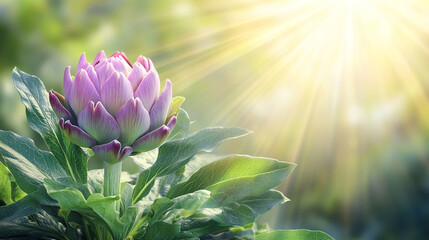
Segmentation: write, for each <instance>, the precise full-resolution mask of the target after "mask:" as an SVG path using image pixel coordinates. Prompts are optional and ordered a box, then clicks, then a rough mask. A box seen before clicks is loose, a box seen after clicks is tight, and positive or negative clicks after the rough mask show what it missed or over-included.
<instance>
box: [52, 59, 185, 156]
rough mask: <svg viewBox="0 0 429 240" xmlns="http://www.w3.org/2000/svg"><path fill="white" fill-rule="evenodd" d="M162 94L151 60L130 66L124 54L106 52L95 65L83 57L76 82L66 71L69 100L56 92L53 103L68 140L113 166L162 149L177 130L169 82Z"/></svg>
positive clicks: (66, 94)
mask: <svg viewBox="0 0 429 240" xmlns="http://www.w3.org/2000/svg"><path fill="white" fill-rule="evenodd" d="M159 91H160V80H159V76H158V73H157V71H156V69H155V67H154V66H153V63H152V61H151V60H150V59H148V58H146V57H143V56H140V57H138V58H137V60H136V61H135V63H134V64H131V63H130V61H129V60H128V59H127V57H126V56H125V54H124V53H120V52H116V53H114V54H113V55H112V56H110V57H109V58H107V57H106V55H105V53H104V51H101V52H99V53H98V55H97V56H96V58H95V60H94V62H93V63H92V64H90V63H89V62H87V60H86V56H85V53H83V54H82V56H81V57H80V60H79V63H78V66H77V70H76V76H75V78H74V79H73V78H72V76H71V74H70V66H69V67H67V68H66V70H65V72H64V96H62V95H61V94H59V93H58V92H55V91H54V90H51V91H50V92H49V100H50V103H51V106H52V108H53V109H54V111H55V113H56V114H57V115H58V117H59V118H60V121H59V124H60V127H61V129H62V130H63V132H64V134H65V136H66V137H68V138H69V140H70V141H71V142H73V143H75V144H77V145H79V146H81V147H87V148H91V149H92V150H93V151H94V153H95V154H96V155H98V156H99V157H100V158H102V159H103V160H104V161H107V162H109V163H112V164H113V163H117V162H119V161H121V160H122V159H124V158H125V157H127V156H129V155H130V154H131V153H140V152H145V151H149V150H152V149H154V148H156V147H158V146H160V145H161V144H162V143H163V142H164V140H165V139H166V138H167V137H168V135H169V133H170V132H171V131H172V129H173V128H174V126H175V125H176V115H177V112H170V108H171V102H172V86H171V82H170V80H167V81H166V84H165V88H164V90H163V91H162V93H161V94H160V93H159Z"/></svg>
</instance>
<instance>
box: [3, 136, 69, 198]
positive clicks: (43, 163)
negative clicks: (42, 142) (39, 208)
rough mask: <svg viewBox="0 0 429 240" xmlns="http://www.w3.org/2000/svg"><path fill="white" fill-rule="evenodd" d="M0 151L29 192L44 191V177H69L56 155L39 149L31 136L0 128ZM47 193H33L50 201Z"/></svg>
mask: <svg viewBox="0 0 429 240" xmlns="http://www.w3.org/2000/svg"><path fill="white" fill-rule="evenodd" d="M0 153H1V154H2V155H3V158H4V160H5V161H6V164H7V167H8V168H9V171H10V172H11V173H12V174H13V176H14V178H15V181H16V182H17V184H18V186H19V187H20V188H21V189H22V190H23V191H24V192H26V193H27V194H31V193H36V192H40V191H41V192H43V191H44V189H43V179H44V178H51V179H67V178H68V175H67V173H66V172H65V171H64V169H63V168H62V167H61V166H60V165H59V164H58V162H57V160H56V159H55V157H54V156H53V155H52V154H51V153H50V152H47V151H42V150H40V149H38V148H37V147H36V146H35V145H34V142H33V140H31V139H29V138H26V137H21V136H18V135H16V134H15V133H12V132H5V131H1V130H0ZM45 195H46V194H41V195H39V194H33V196H34V197H35V198H37V199H39V200H48V201H49V197H48V199H46V197H47V196H46V197H45Z"/></svg>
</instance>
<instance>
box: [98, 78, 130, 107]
mask: <svg viewBox="0 0 429 240" xmlns="http://www.w3.org/2000/svg"><path fill="white" fill-rule="evenodd" d="M100 95H101V101H102V102H103V104H104V106H105V107H106V109H107V111H108V112H109V113H111V114H112V115H114V114H115V113H116V112H117V111H118V110H119V108H121V107H122V106H123V105H124V104H125V103H126V102H127V101H128V100H129V99H130V98H132V97H133V87H132V86H131V83H130V82H129V81H128V79H127V78H126V77H125V76H124V75H123V74H119V73H114V74H112V76H111V77H110V78H109V79H108V80H107V81H106V82H105V83H104V85H103V86H102V87H101V93H100Z"/></svg>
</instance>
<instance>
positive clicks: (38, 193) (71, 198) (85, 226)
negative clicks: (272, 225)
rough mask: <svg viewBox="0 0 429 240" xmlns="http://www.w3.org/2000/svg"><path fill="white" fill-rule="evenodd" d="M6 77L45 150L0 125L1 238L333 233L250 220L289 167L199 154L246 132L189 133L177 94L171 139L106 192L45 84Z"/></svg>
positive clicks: (278, 198)
mask: <svg viewBox="0 0 429 240" xmlns="http://www.w3.org/2000/svg"><path fill="white" fill-rule="evenodd" d="M13 81H14V84H15V86H16V88H17V89H18V92H19V94H20V95H21V99H22V101H23V102H24V104H25V106H26V111H27V117H28V121H29V123H30V126H31V127H32V128H33V129H34V130H35V131H36V132H38V133H39V134H40V135H41V136H42V138H43V139H44V140H45V142H46V144H47V145H48V147H49V150H50V151H44V150H40V149H39V148H37V147H36V145H35V144H34V142H33V141H32V140H31V139H29V138H26V137H22V136H18V135H17V134H15V133H12V132H6V131H0V153H1V155H2V156H3V159H4V165H3V164H1V165H0V178H1V180H2V181H1V185H0V188H1V190H2V194H1V195H0V197H1V200H2V201H3V202H4V203H5V204H7V205H5V206H2V207H0V238H23V237H37V238H40V239H52V238H54V239H309V238H311V239H331V238H330V237H329V236H328V235H326V234H324V233H321V232H312V231H307V230H297V231H295V230H294V231H292V230H291V231H286V230H285V231H269V230H268V229H266V228H263V227H261V226H257V225H256V224H255V223H254V221H255V219H256V218H257V217H258V216H259V215H261V214H263V213H265V212H267V211H268V210H270V209H271V208H272V207H274V206H276V205H279V204H282V203H284V202H286V201H287V198H286V197H284V196H283V194H282V193H281V192H279V191H275V190H273V188H275V187H277V186H278V185H279V184H280V183H282V182H283V181H284V180H285V179H286V177H287V176H288V175H289V174H290V172H291V171H292V170H293V168H294V167H295V165H294V164H291V163H286V162H279V161H277V160H274V159H269V158H260V157H251V156H245V155H229V156H226V157H221V158H220V159H217V160H215V161H213V160H212V159H210V160H206V159H205V158H204V157H202V156H201V155H199V154H200V153H202V152H209V151H211V150H212V149H213V148H215V147H216V146H217V145H218V144H219V143H221V142H223V141H225V140H228V139H233V138H237V137H241V136H244V135H246V134H248V132H247V131H246V130H243V129H239V128H224V127H211V128H205V129H202V130H200V131H197V132H195V133H192V134H189V125H190V121H189V117H188V115H187V114H186V112H185V111H184V110H183V109H179V105H180V103H181V102H183V99H179V100H178V102H179V103H178V104H177V106H176V105H175V106H174V107H175V108H177V111H179V114H178V123H177V128H176V129H175V131H174V132H173V134H172V135H171V137H170V139H169V140H167V142H166V143H164V144H163V145H162V146H160V147H159V149H155V150H153V151H151V152H146V153H142V154H140V155H136V156H133V157H132V158H133V160H134V161H135V162H136V164H137V165H139V166H141V167H142V169H141V171H140V172H139V173H138V174H136V175H132V176H131V177H129V178H122V183H121V192H120V194H119V195H115V196H104V195H103V188H102V182H103V172H102V171H98V170H95V171H87V159H88V158H89V155H87V151H83V150H82V149H81V148H79V147H77V146H76V145H74V144H72V143H70V142H69V141H67V140H66V138H64V136H63V134H62V132H61V131H59V130H58V124H57V123H58V118H57V117H56V116H55V114H53V112H52V109H51V107H50V105H49V102H48V94H47V92H46V90H45V88H44V86H43V83H42V82H41V81H40V80H39V79H38V78H37V77H34V76H30V75H27V74H25V73H23V72H21V71H20V70H18V69H15V70H14V71H13ZM207 162H210V163H208V164H206V163H207ZM188 163H189V164H188ZM15 183H16V186H15ZM17 187H19V189H21V190H22V191H23V192H25V194H22V193H20V191H21V190H16V188H17ZM24 195H25V197H24ZM118 204H119V205H118ZM118 206H119V207H118Z"/></svg>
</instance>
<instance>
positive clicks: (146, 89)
mask: <svg viewBox="0 0 429 240" xmlns="http://www.w3.org/2000/svg"><path fill="white" fill-rule="evenodd" d="M159 85H160V83H159V76H158V73H156V71H154V70H150V71H149V72H148V74H147V75H146V76H145V77H144V78H143V80H142V81H141V82H140V85H139V86H138V87H137V89H136V91H135V93H134V97H136V98H140V99H141V100H142V102H143V106H144V107H145V108H146V109H147V110H150V109H151V108H152V106H153V104H154V102H155V100H156V99H157V98H158V95H159V88H160V86H159Z"/></svg>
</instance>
